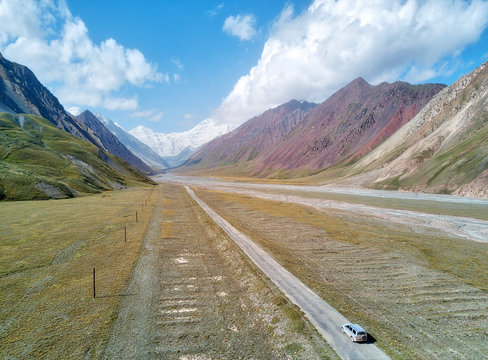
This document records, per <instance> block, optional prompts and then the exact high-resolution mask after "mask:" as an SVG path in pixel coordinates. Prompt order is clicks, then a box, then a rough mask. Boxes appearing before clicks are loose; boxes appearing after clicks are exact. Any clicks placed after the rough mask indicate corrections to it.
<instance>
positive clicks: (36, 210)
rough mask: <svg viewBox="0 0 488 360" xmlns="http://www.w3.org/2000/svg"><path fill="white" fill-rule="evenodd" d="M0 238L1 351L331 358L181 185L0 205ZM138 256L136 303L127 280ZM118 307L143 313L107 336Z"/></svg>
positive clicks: (19, 355)
mask: <svg viewBox="0 0 488 360" xmlns="http://www.w3.org/2000/svg"><path fill="white" fill-rule="evenodd" d="M146 200H147V205H146ZM143 204H144V206H142V205H143ZM136 211H137V212H138V222H137V223H136V222H135V213H136ZM155 219H156V221H154V220H155ZM125 226H127V242H124V227H125ZM154 229H156V231H154ZM0 234H1V235H0V236H1V237H0V253H1V256H0V291H1V294H2V296H1V298H0V358H2V359H26V358H34V359H82V358H85V359H99V358H107V359H111V358H114V357H113V356H112V355H113V353H112V348H111V344H112V343H113V342H114V341H115V347H116V348H117V347H118V348H121V349H124V348H127V347H128V346H130V345H131V338H137V336H142V338H140V339H139V338H137V341H139V340H141V341H140V343H141V344H140V345H141V346H140V348H138V349H140V350H141V351H138V352H137V353H136V355H135V357H131V358H140V359H147V358H154V359H161V358H163V359H176V360H180V359H181V360H182V359H221V358H227V359H250V358H253V359H263V360H269V359H276V360H282V359H287V360H291V359H303V360H316V359H337V355H336V354H335V353H334V351H333V350H332V349H331V348H330V347H329V346H328V345H327V344H326V342H325V341H324V340H323V339H322V338H321V337H320V335H319V334H318V333H317V332H316V331H315V329H314V328H313V327H312V326H311V325H310V324H309V323H308V321H306V320H305V319H304V318H303V315H302V313H301V312H300V311H298V310H297V308H296V307H295V306H293V305H292V304H290V303H289V302H288V301H287V300H286V299H285V298H284V297H283V295H282V294H281V293H280V292H279V291H278V290H277V288H276V287H275V286H274V285H273V284H272V283H270V282H269V281H268V280H267V279H266V278H265V277H264V275H262V273H261V272H260V271H258V270H257V269H256V267H255V266H254V264H253V263H251V261H250V260H248V259H247V257H246V256H245V255H244V254H243V253H242V251H241V250H240V249H239V248H238V247H237V245H236V244H234V243H233V242H232V241H231V240H230V239H229V238H228V237H227V235H226V234H225V233H224V232H223V231H222V230H221V229H220V228H219V227H218V226H217V225H216V224H215V223H214V222H213V221H212V220H210V219H209V218H208V216H207V215H206V214H205V213H204V212H203V211H202V209H201V208H200V207H199V206H198V205H197V204H196V203H195V202H194V201H193V200H192V199H191V198H190V197H189V196H188V194H187V193H186V191H185V190H184V188H183V187H182V186H175V185H165V184H163V185H160V186H159V187H157V188H153V187H142V188H141V187H139V188H130V189H127V190H122V191H113V192H106V193H103V194H100V195H94V196H88V197H82V198H76V199H70V200H56V201H29V202H4V203H0ZM146 244H149V245H150V246H149V247H146ZM147 249H152V250H151V251H152V253H151V254H147V253H146V252H147ZM147 255H151V256H150V257H149V258H150V259H152V263H151V264H150V265H151V266H150V268H144V267H143V268H142V273H141V274H142V276H143V277H146V276H148V275H149V273H148V271H156V273H155V274H153V275H156V279H157V281H156V286H155V287H154V288H152V289H150V290H151V291H150V292H151V293H152V294H153V295H152V298H150V299H149V302H147V303H144V302H139V295H141V294H143V293H144V291H143V290H142V289H140V288H139V289H136V290H137V291H133V290H134V289H133V288H131V287H130V284H131V283H132V279H134V278H136V277H137V275H138V274H137V269H139V268H140V266H139V263H140V262H141V259H142V258H144V257H145V256H147ZM93 267H95V268H96V286H97V287H96V289H97V296H96V298H93V293H92V291H93V290H92V268H93ZM127 304H128V305H129V306H139V309H144V312H145V314H149V316H148V317H147V319H149V320H150V321H149V322H147V323H145V321H142V323H144V324H142V327H139V328H136V327H133V326H132V325H134V324H132V323H129V327H128V329H126V330H128V331H126V332H125V333H124V332H122V334H124V335H121V336H118V335H117V334H118V333H117V331H116V329H117V320H118V318H119V315H120V313H121V312H123V310H124V307H125V306H126V305H127ZM144 319H146V318H144ZM136 320H137V319H136ZM139 323H141V322H140V321H139ZM133 330H136V332H135V333H134V332H133ZM139 330H142V332H141V333H140V334H138V333H137V331H139ZM124 336H125V337H124Z"/></svg>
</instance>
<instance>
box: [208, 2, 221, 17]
mask: <svg viewBox="0 0 488 360" xmlns="http://www.w3.org/2000/svg"><path fill="white" fill-rule="evenodd" d="M223 8H224V3H223V2H222V3H220V4H218V5H217V6H216V7H215V8H214V9H212V10H208V11H207V14H209V15H210V16H215V15H217V14H218V13H219V12H220V10H222V9H223Z"/></svg>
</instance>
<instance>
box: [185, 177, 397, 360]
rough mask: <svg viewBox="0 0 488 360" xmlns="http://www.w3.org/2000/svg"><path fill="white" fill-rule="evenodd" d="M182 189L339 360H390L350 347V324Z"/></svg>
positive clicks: (370, 349)
mask: <svg viewBox="0 0 488 360" xmlns="http://www.w3.org/2000/svg"><path fill="white" fill-rule="evenodd" d="M185 188H186V190H187V191H188V193H189V194H190V195H191V196H192V197H193V199H194V200H195V201H196V202H197V203H198V204H199V205H200V206H201V207H202V208H203V209H204V210H205V211H206V212H207V214H208V215H209V216H210V217H211V218H212V219H213V220H214V221H215V222H216V223H217V224H218V225H219V226H220V227H221V228H222V229H223V230H224V231H225V232H226V233H227V234H228V235H229V236H230V237H231V238H232V239H233V240H234V241H235V242H236V243H237V244H238V245H239V246H240V247H241V248H242V250H243V251H244V252H245V253H246V254H247V255H248V256H249V258H250V259H251V260H252V261H253V262H254V263H255V264H256V265H257V266H258V267H259V268H260V269H261V270H262V271H263V272H264V273H265V274H266V276H268V277H269V278H270V279H271V280H272V281H273V282H274V283H275V284H276V285H277V286H278V287H279V288H280V290H281V291H282V292H283V293H284V294H285V295H286V296H287V297H288V298H289V299H290V300H291V301H292V302H293V303H295V304H296V305H297V306H298V307H299V308H300V309H301V310H302V311H303V312H304V313H305V314H306V316H307V317H308V318H309V320H310V321H311V322H312V323H313V324H314V326H315V327H316V328H317V330H318V331H319V332H320V334H321V335H322V336H323V337H324V338H325V339H326V340H327V342H328V343H329V344H330V345H331V346H332V348H333V349H334V350H335V351H336V352H337V354H338V355H339V356H340V357H341V358H342V359H351V360H360V359H372V360H381V359H389V357H388V356H387V355H386V354H385V353H384V352H383V351H381V350H380V349H379V348H378V347H376V346H375V345H374V344H372V343H366V344H355V343H352V342H351V341H350V340H349V338H348V337H346V336H345V335H344V334H342V332H341V330H340V327H341V325H343V324H344V323H346V322H349V321H348V320H347V319H346V318H345V317H344V316H343V315H341V314H340V313H339V312H337V311H336V310H335V309H334V308H333V307H331V306H330V305H329V304H327V303H326V302H325V301H324V300H322V299H321V298H320V297H319V296H318V295H317V294H315V293H314V292H313V291H312V290H310V289H309V288H308V287H307V286H305V285H304V284H303V283H302V282H301V281H300V280H298V279H297V278H296V277H295V276H293V275H292V274H291V273H290V272H288V271H287V270H285V269H284V268H283V267H282V266H281V265H280V264H278V263H277V262H276V261H275V260H274V259H273V258H272V257H271V256H269V255H268V254H267V253H266V252H265V251H263V250H262V249H261V248H260V247H259V246H257V245H256V244H255V243H254V242H252V241H251V240H250V239H249V238H248V237H247V236H245V235H244V234H242V233H241V232H239V231H238V230H237V229H236V228H234V227H233V226H232V225H230V224H229V223H228V222H227V221H226V220H225V219H223V218H222V217H221V216H219V215H218V214H217V213H216V212H215V211H213V210H212V209H210V208H209V207H208V206H207V205H206V204H205V203H204V202H203V201H201V200H200V199H199V198H198V197H197V196H196V195H195V194H194V192H193V191H192V190H191V189H190V188H189V187H188V186H185Z"/></svg>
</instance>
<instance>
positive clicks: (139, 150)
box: [95, 113, 170, 171]
mask: <svg viewBox="0 0 488 360" xmlns="http://www.w3.org/2000/svg"><path fill="white" fill-rule="evenodd" d="M95 116H96V117H97V118H98V120H100V122H101V123H102V124H103V125H105V127H106V128H107V129H109V130H110V131H111V132H112V134H114V135H115V136H116V137H117V138H118V139H119V140H120V141H121V142H122V143H123V144H124V145H125V146H126V147H127V148H128V149H129V150H130V151H132V152H133V153H134V154H135V155H136V156H137V157H139V158H140V159H142V160H143V161H144V162H145V163H146V164H147V165H149V166H150V167H151V168H153V169H154V170H156V171H159V170H163V169H167V168H169V167H170V166H169V165H168V163H167V162H166V161H165V160H164V159H163V158H162V157H161V156H159V155H158V154H156V152H154V151H153V150H152V149H151V148H150V147H149V146H147V145H146V144H144V143H143V142H141V141H139V140H138V139H137V138H135V137H134V136H133V135H131V134H129V133H128V132H127V131H126V130H124V129H123V128H122V127H121V126H120V125H119V124H117V123H116V122H115V121H112V120H110V119H109V118H107V117H106V116H104V115H102V114H100V113H97V114H95Z"/></svg>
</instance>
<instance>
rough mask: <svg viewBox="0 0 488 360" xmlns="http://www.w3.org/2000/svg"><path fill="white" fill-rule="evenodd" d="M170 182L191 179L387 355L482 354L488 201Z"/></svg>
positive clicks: (487, 327)
mask: <svg viewBox="0 0 488 360" xmlns="http://www.w3.org/2000/svg"><path fill="white" fill-rule="evenodd" d="M167 180H171V181H178V182H185V183H189V184H191V185H192V188H193V190H194V191H195V193H196V194H197V196H198V197H199V198H201V199H202V200H203V201H204V202H205V203H206V204H207V205H209V206H210V207H211V208H212V209H213V210H215V211H216V212H217V213H218V214H219V215H220V216H222V217H224V218H225V219H226V220H227V221H229V222H230V223H231V224H232V225H233V226H235V227H236V228H237V229H239V230H240V231H241V232H243V233H245V234H246V235H247V236H248V237H249V238H251V239H253V241H255V242H256V243H258V244H259V245H260V246H261V247H263V249H264V250H265V251H267V252H268V253H269V254H271V255H272V256H273V257H274V258H275V259H276V260H277V261H278V262H279V263H280V264H281V265H283V266H284V267H285V268H286V269H287V270H289V271H290V272H291V273H293V275H295V276H296V277H298V278H299V279H300V280H302V281H303V282H304V283H305V284H306V285H308V286H309V287H310V288H312V289H313V290H314V291H315V292H316V293H318V294H319V295H320V296H321V297H322V298H323V299H324V300H326V301H327V302H328V303H329V304H331V305H332V306H334V307H335V308H336V309H337V310H338V311H339V312H341V313H342V314H344V315H345V316H346V317H347V318H349V319H350V320H352V321H354V322H358V323H360V324H362V325H363V326H365V327H366V329H367V330H369V331H370V332H371V334H372V335H373V337H374V338H376V340H377V343H376V344H377V345H378V346H379V347H380V348H381V349H383V350H386V352H387V353H388V354H389V355H390V356H391V357H392V358H395V359H417V358H445V359H479V358H485V357H486V356H488V349H487V347H486V345H485V344H486V342H487V341H488V319H487V318H486V308H487V307H488V297H487V292H488V287H487V285H486V284H488V256H487V253H488V244H487V242H486V240H487V236H486V234H487V233H486V229H487V228H488V222H487V221H486V220H484V219H483V218H484V217H485V216H486V214H487V210H488V203H487V202H486V201H484V202H483V201H478V200H476V199H463V198H457V197H449V198H444V197H442V196H440V197H439V199H435V200H434V199H430V200H429V199H425V198H421V199H418V200H416V199H413V200H412V199H401V198H403V197H409V195H408V194H402V195H400V196H397V197H395V194H394V193H392V196H391V199H389V200H390V202H389V201H388V199H387V200H385V199H384V198H382V197H365V196H358V195H355V196H356V198H355V199H354V198H352V197H348V196H347V195H345V194H344V195H340V196H339V197H338V195H337V194H335V195H327V194H325V195H324V194H323V193H321V192H320V191H316V192H315V193H311V192H310V191H307V192H304V191H302V190H300V189H297V187H294V188H293V189H286V190H285V189H282V188H279V187H273V186H268V185H266V187H267V188H266V189H264V188H263V187H261V186H256V187H254V185H253V184H243V183H240V184H235V183H232V184H228V183H227V184H223V183H222V182H219V181H216V180H209V179H202V180H197V179H194V178H192V179H190V181H188V178H173V179H169V178H167ZM257 188H259V189H257ZM349 195H351V194H349ZM383 195H384V194H383ZM341 196H344V198H346V199H347V201H340V197H341ZM327 197H333V198H334V200H328V199H327ZM420 197H421V196H420ZM399 198H400V199H399ZM444 199H445V200H444ZM429 201H430V202H429ZM426 204H431V206H426ZM453 204H454V205H453ZM398 208H400V209H401V210H397V209H398ZM405 208H408V210H405ZM478 211H480V213H478ZM434 213H435V214H434ZM460 214H462V215H464V217H459V216H454V215H460ZM470 214H474V215H475V216H473V217H469V218H468V217H466V216H468V215H470ZM475 217H477V218H475ZM480 218H481V219H480ZM482 219H483V220H482Z"/></svg>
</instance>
